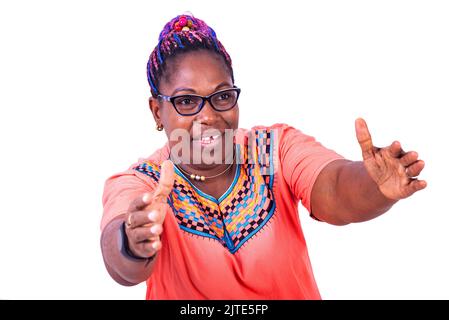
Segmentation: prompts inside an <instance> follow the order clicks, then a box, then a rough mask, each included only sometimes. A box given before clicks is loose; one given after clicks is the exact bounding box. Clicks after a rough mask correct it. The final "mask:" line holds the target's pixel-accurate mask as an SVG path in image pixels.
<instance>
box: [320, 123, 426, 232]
mask: <svg viewBox="0 0 449 320" xmlns="http://www.w3.org/2000/svg"><path fill="white" fill-rule="evenodd" d="M356 133H357V139H358V141H359V144H360V146H361V149H362V155H363V159H364V160H363V162H358V161H357V162H354V161H349V160H336V161H333V162H331V163H330V164H328V165H327V166H326V167H325V168H324V169H323V170H322V171H321V173H320V175H319V176H318V178H317V180H316V182H315V184H314V186H313V189H312V196H311V208H312V212H313V215H314V216H315V217H316V218H317V219H319V220H322V221H326V222H328V223H331V224H336V225H344V224H348V223H351V222H362V221H366V220H370V219H373V218H375V217H377V216H379V215H381V214H383V213H384V212H386V211H388V209H390V208H391V207H392V206H393V205H394V204H395V203H396V202H397V201H398V200H400V199H405V198H407V197H409V196H411V195H412V194H413V193H415V192H416V191H419V190H421V189H424V188H425V187H426V182H425V181H423V180H417V179H416V178H414V177H417V176H418V175H419V174H420V172H421V170H422V169H423V168H424V162H423V161H422V160H418V154H417V153H416V152H414V151H410V152H407V153H405V152H404V151H403V150H402V149H401V145H400V143H399V142H396V141H395V142H393V143H392V144H391V146H389V147H386V148H376V147H374V146H373V144H372V141H371V135H370V133H369V131H368V127H367V126H366V123H365V121H363V120H362V119H359V120H357V122H356Z"/></svg>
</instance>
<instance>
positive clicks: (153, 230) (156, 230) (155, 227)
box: [150, 224, 160, 234]
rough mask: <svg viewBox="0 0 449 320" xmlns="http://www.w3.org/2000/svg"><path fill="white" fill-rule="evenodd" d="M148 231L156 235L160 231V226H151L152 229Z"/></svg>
mask: <svg viewBox="0 0 449 320" xmlns="http://www.w3.org/2000/svg"><path fill="white" fill-rule="evenodd" d="M150 231H151V233H153V234H158V233H159V231H160V226H159V225H158V224H156V225H154V226H152V227H151V228H150Z"/></svg>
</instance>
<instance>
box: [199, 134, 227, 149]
mask: <svg viewBox="0 0 449 320" xmlns="http://www.w3.org/2000/svg"><path fill="white" fill-rule="evenodd" d="M220 139H221V134H217V135H213V136H202V137H200V138H199V139H194V140H193V142H194V143H197V144H199V145H201V146H202V147H212V146H216V145H217V144H218V143H219V142H220Z"/></svg>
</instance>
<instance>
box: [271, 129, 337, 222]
mask: <svg viewBox="0 0 449 320" xmlns="http://www.w3.org/2000/svg"><path fill="white" fill-rule="evenodd" d="M338 159H344V157H343V156H341V155H339V154H338V153H336V152H335V151H333V150H331V149H328V148H326V147H324V146H323V145H322V144H321V143H319V142H318V141H316V140H315V138H314V137H312V136H308V135H306V134H304V133H302V132H301V131H300V130H297V129H295V128H293V127H289V126H285V127H284V128H283V131H282V134H281V135H280V137H279V160H280V163H281V168H282V169H281V170H282V175H283V177H284V179H285V181H286V182H287V184H288V186H289V188H290V190H291V192H292V193H293V194H294V195H295V197H296V199H297V200H300V201H301V203H302V204H303V206H304V207H305V208H306V209H307V210H308V211H309V213H310V214H311V199H310V198H311V194H312V188H313V185H314V183H315V181H316V179H317V177H318V175H319V174H320V172H321V170H323V168H324V167H325V166H326V165H327V164H329V163H330V162H332V161H334V160H338Z"/></svg>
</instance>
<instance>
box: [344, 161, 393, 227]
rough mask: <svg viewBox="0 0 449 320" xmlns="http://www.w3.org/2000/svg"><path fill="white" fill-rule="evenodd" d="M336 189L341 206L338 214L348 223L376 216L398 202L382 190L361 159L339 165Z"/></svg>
mask: <svg viewBox="0 0 449 320" xmlns="http://www.w3.org/2000/svg"><path fill="white" fill-rule="evenodd" d="M335 191H336V195H335V196H336V199H337V201H338V204H337V207H338V208H340V209H339V210H337V214H338V215H339V219H340V220H342V221H344V222H347V223H351V222H362V221H367V220H371V219H373V218H376V217H378V216H380V215H381V214H383V213H385V212H386V211H388V210H389V209H390V208H391V207H392V206H393V205H394V204H395V203H396V202H397V201H396V200H392V199H388V198H387V197H385V196H384V195H383V194H382V193H381V192H380V190H379V188H378V186H377V184H376V183H375V182H374V180H373V179H372V178H371V177H370V176H369V174H368V171H367V170H366V169H365V166H364V164H363V162H361V161H348V162H346V163H343V164H342V165H341V166H340V167H339V171H338V173H337V182H336V190H335Z"/></svg>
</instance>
